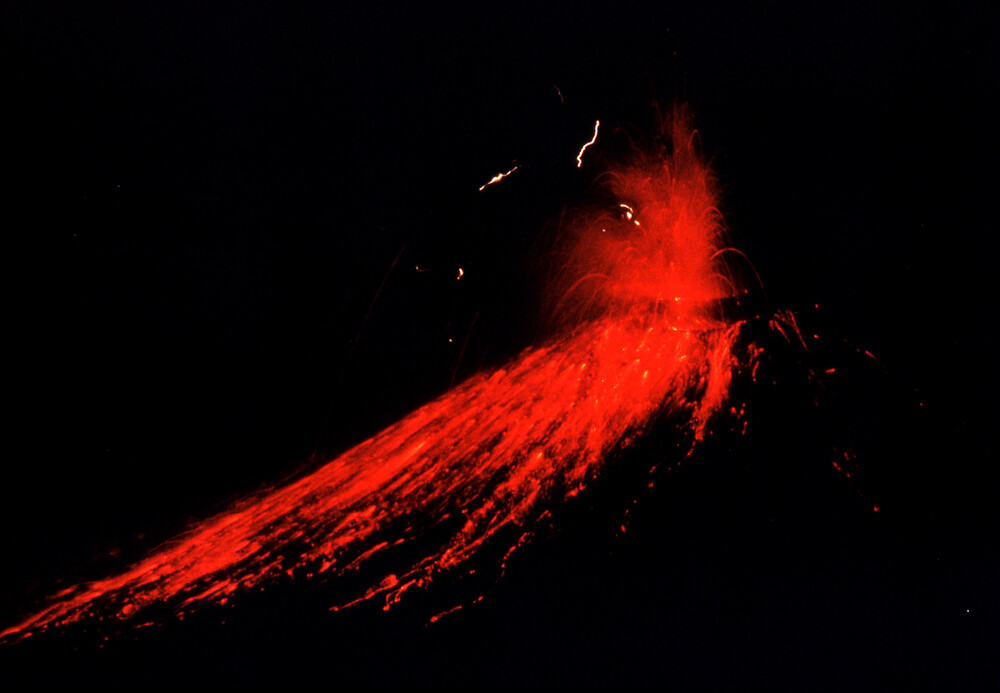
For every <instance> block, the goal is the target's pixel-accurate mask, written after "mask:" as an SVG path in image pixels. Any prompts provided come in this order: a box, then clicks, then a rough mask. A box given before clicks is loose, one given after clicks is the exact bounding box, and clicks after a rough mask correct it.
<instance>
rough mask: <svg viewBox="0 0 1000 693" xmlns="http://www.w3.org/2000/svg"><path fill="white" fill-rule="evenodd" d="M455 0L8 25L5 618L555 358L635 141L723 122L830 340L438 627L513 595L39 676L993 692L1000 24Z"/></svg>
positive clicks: (711, 138)
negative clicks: (604, 180) (598, 192)
mask: <svg viewBox="0 0 1000 693" xmlns="http://www.w3.org/2000/svg"><path fill="white" fill-rule="evenodd" d="M421 4H422V3H413V4H412V5H411V4H406V5H400V6H389V5H385V4H376V5H373V6H370V7H365V8H364V9H361V8H360V7H347V6H344V5H343V4H342V3H327V4H325V5H324V6H318V7H311V8H308V9H302V8H299V9H289V8H287V7H284V6H283V5H284V3H186V2H180V3H178V2H173V3H158V4H149V3H124V2H123V3H100V4H99V6H93V5H94V3H85V4H80V3H65V4H60V3H49V2H42V3H37V2H35V3H5V5H4V9H3V29H2V31H3V42H2V44H3V45H2V50H3V54H4V59H3V64H4V70H5V71H6V73H7V74H6V77H5V79H4V95H5V99H4V106H3V112H4V115H5V116H6V118H5V119H6V127H5V130H4V131H5V133H6V138H5V147H4V150H5V151H4V161H5V163H6V166H5V168H6V169H7V172H8V176H7V182H6V183H5V184H4V187H5V193H6V195H5V196H6V197H8V200H9V202H8V204H7V205H6V209H7V211H8V215H7V220H8V221H7V223H6V224H4V226H5V232H4V241H5V244H6V252H5V259H6V262H5V265H6V271H5V279H6V282H5V283H6V285H7V292H6V299H7V300H6V304H7V311H6V319H5V327H6V329H5V335H6V337H5V340H4V341H5V343H6V346H7V350H6V351H7V354H8V356H7V357H6V361H7V364H8V368H7V377H6V381H7V383H8V384H7V387H6V388H5V392H6V394H7V401H8V406H7V410H8V414H7V415H6V426H5V429H6V431H7V433H6V436H5V437H6V440H7V450H8V452H7V454H5V455H4V458H5V461H4V463H3V477H2V479H3V481H2V483H0V488H2V499H0V500H2V509H0V512H2V513H3V515H2V523H0V525H2V527H3V530H2V536H0V538H2V540H3V553H2V555H3V560H2V565H3V569H2V571H0V615H2V617H3V622H4V623H5V624H6V623H9V622H11V621H13V620H14V619H15V618H16V616H17V615H18V614H21V613H24V612H25V611H26V610H30V608H31V606H32V605H33V604H35V603H37V601H38V600H40V599H41V598H43V597H44V596H45V595H46V594H49V593H51V592H52V591H53V590H55V589H57V588H58V587H59V586H61V585H66V584H71V583H73V582H76V581H79V580H84V579H89V578H95V577H99V576H102V575H105V574H107V573H108V572H110V571H113V570H115V569H118V568H121V567H122V566H123V565H125V564H127V563H128V562H129V560H132V559H134V558H136V557H138V556H139V555H141V554H142V553H143V552H144V551H145V550H148V549H149V548H151V547H152V546H155V545H156V543H158V542H159V541H162V540H164V539H166V538H169V537H170V536H172V535H173V534H174V533H176V532H177V531H179V530H180V529H182V528H183V527H184V526H185V525H186V524H187V523H188V522H190V521H192V520H194V519H197V518H199V517H203V516H205V515H207V514H209V513H211V512H213V511H215V510H218V509H220V508H222V507H224V506H225V503H226V502H227V500H230V499H232V498H235V497H238V496H239V495H240V494H242V493H245V492H247V491H250V490H252V489H255V488H258V487H259V486H260V485H261V484H265V483H274V482H276V481H278V480H280V479H282V478H284V477H287V475H289V474H294V473H296V472H300V471H301V470H303V469H308V468H309V467H310V465H311V464H315V461H317V460H320V459H322V458H323V457H324V456H325V455H329V454H332V453H334V452H336V451H338V450H342V449H344V448H345V447H346V446H348V445H350V444H351V443H353V442H357V441H360V440H362V439H364V438H365V437H367V436H369V435H371V434H372V433H373V432H375V431H377V430H379V429H380V428H381V427H383V426H385V425H386V424H388V423H390V422H392V421H394V420H396V419H397V418H398V417H400V416H401V415H402V414H404V413H406V412H408V411H410V410H412V409H413V408H415V407H416V406H419V405H420V404H421V403H423V402H426V401H428V400H429V399H431V398H432V397H434V396H435V395H437V394H439V393H441V392H442V391H443V390H444V389H446V388H447V386H448V385H449V383H450V382H452V381H453V380H454V379H456V378H459V379H460V378H461V377H463V376H464V375H467V374H469V373H471V372H474V371H475V370H477V369H479V368H488V367H490V366H491V365H495V364H498V363H501V362H503V361H504V360H505V359H506V358H509V357H511V356H512V355H514V354H516V353H517V351H518V350H519V349H521V348H523V347H524V346H527V345H528V344H530V343H532V340H533V338H534V337H535V336H536V334H537V332H536V329H535V324H534V322H533V319H532V311H531V309H530V308H529V306H531V305H536V304H537V303H538V293H539V291H540V288H539V286H540V282H539V280H538V277H539V276H540V274H543V273H544V269H545V268H544V262H545V259H544V257H539V256H538V254H537V252H535V250H536V249H537V247H538V241H539V237H540V235H541V234H544V233H545V232H546V229H548V230H551V228H552V226H553V223H554V220H556V219H557V218H558V215H559V212H560V211H561V210H562V209H563V208H564V207H565V206H566V205H568V204H571V203H572V202H574V201H575V200H577V199H579V198H580V197H581V196H584V195H585V194H586V190H587V186H588V184H589V183H590V182H591V181H592V180H593V179H594V177H595V176H596V174H597V173H598V172H599V168H597V166H596V164H594V165H592V166H589V167H585V168H584V169H583V170H577V169H576V168H575V161H574V159H575V156H576V153H577V150H578V149H579V147H580V145H581V144H582V143H583V142H585V141H586V140H587V139H589V138H590V136H591V134H592V131H593V123H594V120H595V119H597V118H600V119H601V122H602V128H606V129H605V130H602V132H604V133H611V132H612V131H613V128H614V127H615V126H622V127H626V128H630V129H632V130H633V131H635V132H643V131H647V132H648V131H649V128H650V126H651V123H652V119H651V105H652V104H653V102H654V101H658V102H660V103H663V104H666V103H669V102H671V101H672V100H674V99H681V100H685V101H688V102H689V103H690V104H691V106H692V107H693V109H694V111H695V112H696V114H697V124H698V127H699V129H700V131H701V134H702V141H703V145H704V149H705V151H706V153H707V154H708V155H710V156H711V157H712V158H713V161H714V164H715V167H716V170H717V171H718V173H719V176H720V180H721V183H722V186H723V189H724V203H723V205H724V210H723V211H724V212H725V214H726V218H727V222H728V225H729V228H730V233H731V236H732V239H733V243H734V244H735V245H736V246H738V247H739V248H741V249H742V250H744V251H745V252H746V253H747V255H748V256H749V257H750V258H752V260H753V262H754V264H755V266H756V268H757V270H758V271H759V273H760V275H761V276H762V277H763V280H764V283H765V286H766V289H767V294H768V298H769V304H768V305H769V306H770V307H771V308H772V309H773V308H785V309H791V310H794V311H796V312H797V313H798V315H799V320H800V323H801V324H802V326H803V328H804V332H806V334H807V335H813V334H816V335H818V339H814V338H812V337H811V336H810V338H809V339H810V344H811V350H810V351H809V352H808V353H803V352H801V351H799V350H796V349H794V348H792V347H790V346H788V345H786V344H783V343H782V342H781V340H778V339H776V338H774V337H772V336H769V335H768V334H767V332H766V330H763V329H762V328H761V326H760V325H759V324H758V325H757V326H756V329H758V333H757V334H756V335H755V338H757V339H758V340H760V341H761V342H762V343H764V344H765V346H767V348H768V351H767V356H766V357H765V361H764V363H763V365H762V369H763V373H764V374H765V375H766V376H767V377H765V378H762V379H761V380H762V383H761V384H759V385H756V386H753V385H751V384H749V383H746V382H743V381H740V382H738V383H737V384H736V386H735V392H734V397H735V398H736V399H738V400H740V401H746V402H747V407H748V413H747V418H748V421H749V427H748V431H747V434H746V435H745V436H740V435H737V434H735V433H732V432H731V431H729V430H728V428H729V423H727V422H720V425H719V428H718V430H717V432H716V435H715V436H714V437H713V439H712V440H711V441H710V442H709V443H708V444H707V445H705V446H703V447H702V448H700V449H699V450H698V451H697V452H696V454H695V455H694V456H693V457H692V458H691V460H690V461H689V462H688V463H686V464H685V465H684V466H682V467H681V468H680V469H675V470H673V471H671V472H663V471H658V472H657V473H656V474H655V475H654V481H655V485H654V487H653V488H652V489H648V488H647V487H646V482H647V481H648V478H647V476H646V473H647V470H648V468H649V466H650V465H651V463H652V462H656V461H662V460H665V459H668V458H669V456H670V455H671V454H672V448H670V445H669V442H668V440H669V438H670V436H669V431H659V432H656V431H654V433H653V434H652V435H650V436H649V437H648V438H647V439H646V440H645V441H643V442H642V443H641V444H640V445H638V446H637V448H636V449H634V450H632V451H630V452H629V453H626V454H623V455H622V456H621V457H620V459H615V460H612V461H611V463H609V471H608V473H607V474H606V475H605V477H604V479H602V481H601V482H600V483H599V484H598V485H597V486H596V487H595V488H593V489H592V490H591V491H590V493H589V494H588V495H587V496H586V497H585V498H584V499H583V500H582V501H581V502H580V503H577V504H576V505H573V506H571V507H569V508H565V509H563V510H562V511H561V512H560V513H559V514H558V515H557V517H558V519H559V522H557V525H556V528H555V529H554V530H553V531H552V532H550V533H548V535H547V536H544V537H542V538H540V539H539V540H538V541H536V542H535V543H533V544H531V545H530V546H528V547H526V548H525V549H523V550H522V551H520V552H518V553H516V554H515V558H514V559H512V561H511V562H510V563H509V565H508V568H507V571H506V575H505V576H504V577H503V579H501V580H499V582H496V583H495V584H493V583H489V593H488V595H487V598H486V599H485V601H483V602H482V603H480V604H477V605H475V606H471V607H468V606H467V608H465V609H463V610H462V611H459V612H458V613H456V614H453V615H452V616H450V617H448V618H446V619H443V620H442V621H440V622H438V623H435V624H432V625H430V626H426V625H425V624H426V623H427V620H428V618H429V617H430V616H431V615H433V613H435V612H436V611H437V610H439V609H438V608H437V607H438V606H441V605H442V604H444V605H448V604H450V603H454V601H456V600H459V601H460V600H463V599H464V600H466V603H467V602H468V599H469V598H470V597H472V596H475V595H474V594H463V593H461V591H460V590H456V592H454V593H449V591H448V587H447V585H444V586H442V587H437V588H434V589H432V590H430V591H429V593H428V594H425V595H417V596H415V597H413V598H412V599H407V600H405V601H404V603H403V604H401V605H400V606H399V607H397V608H395V609H393V610H392V611H390V612H388V613H384V612H382V611H381V609H380V608H379V605H378V604H373V605H366V606H362V607H359V608H358V609H355V610H353V611H350V612H346V613H345V612H341V613H337V614H331V613H329V612H327V611H326V606H327V605H328V604H330V603H332V599H333V596H334V595H333V594H332V593H331V589H334V588H331V587H329V586H323V585H309V584H302V583H301V582H298V583H290V584H282V585H279V586H277V587H275V588H274V589H273V590H270V591H269V592H267V593H266V594H264V595H259V596H246V597H244V598H243V599H242V600H238V601H237V605H236V607H235V608H232V609H225V610H219V609H207V610H206V611H204V612H202V613H200V614H198V615H196V616H195V617H193V618H190V619H188V620H187V621H185V622H183V623H182V622H177V621H174V620H171V619H168V620H166V621H165V622H164V623H163V624H162V625H160V626H159V627H157V628H154V629H150V630H148V631H143V632H139V633H136V632H128V631H126V632H124V633H121V634H115V633H114V632H111V633H107V632H104V633H101V634H99V635H94V634H93V633H89V634H88V633H81V632H78V631H72V632H70V633H65V634H56V635H46V636H44V637H42V638H35V639H34V640H33V641H29V642H28V643H26V644H23V645H17V646H11V645H4V646H2V647H0V650H2V652H0V657H2V660H0V662H2V667H3V669H4V670H5V671H6V672H7V674H5V678H13V677H16V678H23V679H24V680H26V681H30V680H36V681H43V680H54V681H57V682H65V683H73V684H77V683H83V684H88V685H93V686H105V685H108V684H109V683H110V684H121V685H129V686H134V685H139V684H147V685H150V684H151V685H157V686H159V685H165V686H175V685H180V684H188V683H189V682H190V683H194V682H208V683H210V684H211V685H218V686H230V685H232V686H237V685H250V684H264V683H274V684H278V683H292V684H306V683H311V684H319V685H325V686H328V687H330V688H338V689H339V688H357V687H376V688H377V687H386V686H390V685H391V686H403V685H406V686H411V685H412V686H416V687H418V688H430V687H433V688H440V687H446V688H451V687H459V686H466V685H468V686H476V687H478V688H498V689H509V688H512V687H516V688H525V687H528V688H542V687H546V688H553V687H555V688H562V687H574V688H579V687H585V688H587V687H595V688H609V687H612V686H624V687H625V688H627V689H628V688H639V687H641V688H646V687H654V686H656V687H665V686H676V687H679V688H681V689H687V688H695V689H697V688H708V689H712V688H718V687H727V688H740V689H745V688H755V687H766V688H767V689H769V690H770V689H773V688H775V687H787V688H793V689H810V690H814V689H834V690H843V689H844V688H847V687H850V688H852V689H857V688H861V689H874V688H881V687H884V686H891V687H899V686H903V685H906V686H921V687H923V686H929V687H935V688H943V689H956V688H957V689H962V688H966V689H967V688H972V687H979V686H982V687H987V686H989V685H990V683H991V682H992V683H994V684H995V683H996V674H997V665H996V658H997V656H998V654H1000V653H998V647H997V644H998V643H997V640H998V636H997V633H998V626H1000V622H998V618H997V617H998V608H1000V603H998V598H997V594H998V592H1000V590H998V587H1000V585H998V578H997V575H998V572H997V571H998V569H1000V556H998V549H997V544H996V539H995V528H996V525H997V519H998V513H997V510H996V507H995V504H994V503H995V501H994V496H995V491H994V489H995V486H994V477H995V473H994V471H993V464H994V463H993V458H994V456H995V455H996V434H995V429H994V428H993V426H994V421H995V420H996V413H997V412H996V405H995V403H994V399H995V396H996V392H997V376H996V367H995V362H994V358H995V353H996V346H997V344H996V327H995V312H996V311H995V305H996V304H995V301H994V300H993V299H992V293H993V291H992V289H993V287H994V284H995V279H994V278H995V276H996V275H995V271H996V269H997V245H998V242H997V223H996V221H995V219H996V211H995V204H994V199H995V191H996V189H997V187H996V186H997V182H998V180H997V178H998V177H997V151H996V149H995V147H994V143H993V141H994V139H995V123H996V122H997V121H996V118H997V115H998V109H997V87H998V79H997V78H998V61H997V40H998V24H997V17H996V15H995V14H985V13H977V12H972V11H966V10H964V9H963V8H962V7H961V6H959V5H958V4H955V3H944V4H942V6H933V7H932V6H929V5H926V4H923V3H898V4H895V3H889V4H885V5H883V6H881V7H879V8H870V7H867V6H864V5H860V4H859V5H858V6H857V7H854V8H848V7H841V8H838V9H820V8H819V7H816V6H814V3H731V4H729V3H683V4H681V3H677V4H673V3H660V4H659V7H654V3H645V5H646V7H644V8H643V9H634V8H633V9H630V8H626V7H618V8H615V9H612V8H608V7H603V6H601V5H598V4H594V3H572V4H570V3H565V4H556V3H543V2H538V3H527V4H521V3H505V4H503V5H502V6H501V5H499V4H498V5H497V6H493V7H480V8H477V7H472V6H457V7H449V8H445V7H442V6H436V7H430V6H424V7H417V6H416V5H421ZM560 92H561V94H562V97H563V99H562V100H561V99H560ZM563 100H564V101H563ZM610 136H611V135H606V134H602V138H604V137H610ZM598 142H599V144H601V143H602V142H603V140H601V139H599V140H598ZM593 156H594V157H595V159H597V160H599V159H600V157H601V154H600V147H599V146H595V147H594V150H593ZM515 162H516V163H518V164H519V165H520V166H521V169H520V170H519V171H518V172H517V173H515V174H514V175H513V176H512V177H511V178H510V179H509V180H506V181H504V182H503V183H502V184H500V185H497V186H493V187H490V188H487V190H486V191H485V192H483V193H479V192H477V188H478V187H479V186H480V185H482V184H483V183H484V182H486V181H487V180H489V179H490V177H491V176H493V175H494V174H495V173H497V172H499V171H502V170H507V169H509V168H510V167H511V166H512V165H513V164H514V163H515ZM588 163H590V162H589V160H588ZM394 263H395V264H394ZM418 265H419V266H420V267H421V268H422V269H427V270H429V271H427V272H417V271H416V269H415V268H416V266H418ZM459 267H462V268H463V270H464V272H465V276H463V279H462V280H461V281H456V280H455V277H456V275H457V269H458V268H459ZM380 287H381V290H380ZM376 296H377V300H375V299H376ZM817 304H818V306H819V308H818V309H817V308H816V307H815V306H816V305H817ZM760 322H761V321H757V323H760ZM449 338H450V339H452V340H453V341H451V342H449V341H448V340H449ZM466 339H468V343H467V346H466V348H465V351H464V354H461V358H460V350H461V345H462V344H463V343H464V342H465V341H466ZM864 350H868V351H870V352H872V353H873V354H874V355H875V356H876V357H877V361H873V360H871V359H869V358H868V357H866V356H864V355H862V353H861V352H863V351H864ZM828 368H835V369H836V372H835V373H833V374H830V375H827V374H825V370H826V369H828ZM810 372H813V373H815V374H816V377H813V378H810V377H809V373H810ZM772 383H773V384H772ZM845 453H846V458H845ZM310 460H313V461H312V462H310ZM834 461H837V462H838V463H839V464H840V465H841V467H843V468H844V471H846V472H847V473H850V474H851V477H850V479H848V478H847V477H846V476H845V474H844V473H841V472H838V471H837V470H836V469H835V468H834V466H833V465H832V462H834ZM661 467H662V465H661ZM633 500H638V503H637V504H632V501H633ZM628 506H631V507H632V510H631V512H630V515H629V520H628V531H626V532H625V533H624V534H621V533H620V532H619V531H618V526H619V525H620V524H621V522H622V518H623V517H624V515H625V508H626V507H628ZM873 506H878V507H879V511H878V512H874V510H873ZM408 596H409V595H408ZM222 621H225V623H224V624H223V623H222ZM105 636H107V637H109V638H110V639H109V640H107V641H105V640H104V639H103V638H104V637H105Z"/></svg>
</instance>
